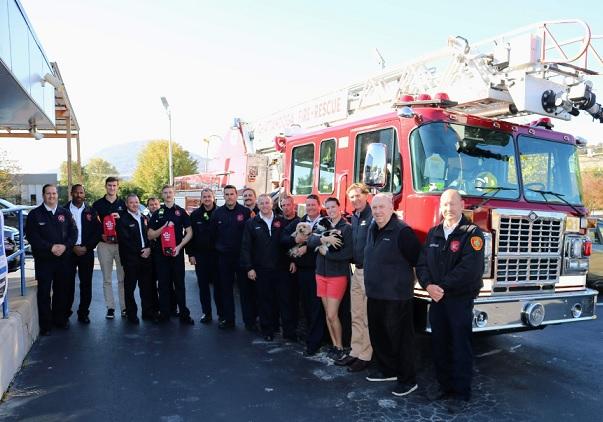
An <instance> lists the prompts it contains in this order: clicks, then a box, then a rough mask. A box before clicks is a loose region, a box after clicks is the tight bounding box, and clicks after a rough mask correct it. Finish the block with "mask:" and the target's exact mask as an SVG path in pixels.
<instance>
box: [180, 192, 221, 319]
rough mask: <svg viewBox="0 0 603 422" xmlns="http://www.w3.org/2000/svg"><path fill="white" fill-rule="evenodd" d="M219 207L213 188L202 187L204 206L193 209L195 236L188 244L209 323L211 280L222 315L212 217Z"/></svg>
mask: <svg viewBox="0 0 603 422" xmlns="http://www.w3.org/2000/svg"><path fill="white" fill-rule="evenodd" d="M215 210H216V203H215V198H214V193H213V191H212V190H211V189H203V190H202V191H201V206H200V207H199V208H197V209H196V210H195V211H193V212H192V213H191V226H192V228H193V239H192V240H191V241H190V242H189V243H188V245H186V252H187V253H188V257H189V261H190V263H191V265H194V266H195V272H196V274H197V283H198V284H199V299H200V300H201V309H202V311H203V315H202V316H201V323H203V324H209V323H210V322H211V321H212V308H211V294H210V284H213V290H214V303H215V305H216V308H217V311H218V318H220V317H221V316H222V303H221V302H220V296H219V290H218V288H217V281H218V280H217V278H218V262H217V261H218V255H217V253H216V248H215V247H214V242H213V241H212V239H211V236H210V233H209V221H210V219H211V215H212V214H213V212H214V211H215ZM220 319H221V318H220Z"/></svg>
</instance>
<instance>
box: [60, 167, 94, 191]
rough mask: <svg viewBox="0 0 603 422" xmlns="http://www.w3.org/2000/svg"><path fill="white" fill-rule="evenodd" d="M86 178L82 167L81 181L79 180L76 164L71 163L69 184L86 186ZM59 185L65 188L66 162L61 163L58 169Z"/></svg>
mask: <svg viewBox="0 0 603 422" xmlns="http://www.w3.org/2000/svg"><path fill="white" fill-rule="evenodd" d="M86 182H87V178H86V167H85V166H82V180H81V181H80V178H79V169H78V165H77V162H75V161H72V162H71V183H73V184H76V183H81V184H83V185H84V186H86ZM59 185H61V186H67V161H63V162H62V163H61V167H60V168H59Z"/></svg>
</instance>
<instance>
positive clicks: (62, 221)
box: [57, 214, 65, 223]
mask: <svg viewBox="0 0 603 422" xmlns="http://www.w3.org/2000/svg"><path fill="white" fill-rule="evenodd" d="M57 220H59V223H64V222H65V216H64V215H63V214H60V215H58V216H57Z"/></svg>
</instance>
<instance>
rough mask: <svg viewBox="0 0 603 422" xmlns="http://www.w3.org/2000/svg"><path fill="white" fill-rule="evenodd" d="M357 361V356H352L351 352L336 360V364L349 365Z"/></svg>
mask: <svg viewBox="0 0 603 422" xmlns="http://www.w3.org/2000/svg"><path fill="white" fill-rule="evenodd" d="M354 362H356V358H355V357H354V356H350V355H349V354H347V353H346V354H345V355H344V356H343V357H342V358H341V359H337V360H336V361H335V365H337V366H349V365H351V364H353V363H354Z"/></svg>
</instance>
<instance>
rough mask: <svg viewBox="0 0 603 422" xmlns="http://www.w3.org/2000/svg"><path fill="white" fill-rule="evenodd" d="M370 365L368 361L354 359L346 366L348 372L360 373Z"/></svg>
mask: <svg viewBox="0 0 603 422" xmlns="http://www.w3.org/2000/svg"><path fill="white" fill-rule="evenodd" d="M370 364H371V363H370V362H369V361H368V360H362V359H356V360H355V361H354V362H352V363H351V364H350V365H349V366H348V372H360V371H364V370H365V369H366V368H368V367H369V365H370Z"/></svg>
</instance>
